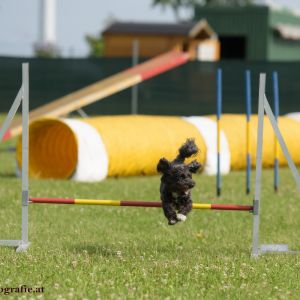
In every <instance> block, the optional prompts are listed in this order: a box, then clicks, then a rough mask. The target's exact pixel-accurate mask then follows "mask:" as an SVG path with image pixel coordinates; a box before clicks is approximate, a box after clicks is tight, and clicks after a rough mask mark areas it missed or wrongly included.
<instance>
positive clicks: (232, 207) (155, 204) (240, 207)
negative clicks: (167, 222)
mask: <svg viewBox="0 0 300 300" xmlns="http://www.w3.org/2000/svg"><path fill="white" fill-rule="evenodd" d="M29 201H30V203H32V204H34V203H48V204H49V203H52V204H81V205H105V206H135V207H161V206H162V205H161V202H152V201H120V200H95V199H68V198H67V199H65V198H30V199H29ZM193 208H194V209H215V210H239V211H249V212H251V211H252V210H253V206H251V205H236V204H205V203H193Z"/></svg>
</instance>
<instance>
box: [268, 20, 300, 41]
mask: <svg viewBox="0 0 300 300" xmlns="http://www.w3.org/2000/svg"><path fill="white" fill-rule="evenodd" d="M273 29H274V31H275V32H276V33H277V34H278V35H279V36H280V37H281V38H283V39H287V40H294V41H299V40H300V26H295V25H291V24H283V23H278V24H276V25H275V26H274V27H273Z"/></svg>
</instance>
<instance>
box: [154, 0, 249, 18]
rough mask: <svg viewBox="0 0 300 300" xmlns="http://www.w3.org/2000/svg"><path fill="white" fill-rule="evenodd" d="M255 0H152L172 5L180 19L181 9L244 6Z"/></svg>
mask: <svg viewBox="0 0 300 300" xmlns="http://www.w3.org/2000/svg"><path fill="white" fill-rule="evenodd" d="M253 3H254V0H152V5H153V6H161V7H162V8H166V7H170V8H171V9H172V10H173V13H174V15H175V17H176V19H177V20H178V21H179V20H180V9H181V8H186V9H191V10H194V7H195V6H197V5H198V6H244V5H250V4H253Z"/></svg>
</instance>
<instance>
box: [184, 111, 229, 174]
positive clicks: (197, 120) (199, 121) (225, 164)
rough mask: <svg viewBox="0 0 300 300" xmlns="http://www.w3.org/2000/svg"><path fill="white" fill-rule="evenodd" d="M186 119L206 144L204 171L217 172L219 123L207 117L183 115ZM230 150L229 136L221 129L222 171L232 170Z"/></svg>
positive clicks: (223, 172)
mask: <svg viewBox="0 0 300 300" xmlns="http://www.w3.org/2000/svg"><path fill="white" fill-rule="evenodd" d="M183 119H184V120H186V121H187V122H189V123H191V124H193V125H194V126H195V127H196V128H197V129H198V131H199V132H200V134H201V136H202V137H203V140H204V142H205V145H206V161H205V165H204V172H205V173H206V174H208V175H215V174H216V173H217V124H216V122H215V121H213V120H211V119H210V118H207V117H183ZM230 163H231V158H230V150H229V145H228V141H227V137H226V135H225V134H224V132H223V131H222V130H221V173H222V174H228V173H229V172H230Z"/></svg>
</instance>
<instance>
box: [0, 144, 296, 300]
mask: <svg viewBox="0 0 300 300" xmlns="http://www.w3.org/2000/svg"><path fill="white" fill-rule="evenodd" d="M9 145H13V142H12V143H11V144H9V143H5V144H3V145H1V146H0V150H1V151H2V150H3V149H4V148H6V147H7V146H9ZM0 161H1V167H0V181H1V183H0V222H1V223H0V224H1V225H0V238H1V239H18V238H19V237H20V234H21V232H20V226H21V225H20V216H21V205H20V203H21V184H20V180H19V179H17V178H15V176H14V172H15V161H14V154H13V153H6V152H1V153H0ZM280 175H281V185H280V191H279V193H278V194H274V192H273V189H272V180H273V177H272V176H273V175H272V171H271V170H267V171H264V172H263V190H262V220H261V225H262V227H261V228H262V229H261V240H262V242H265V243H288V244H289V245H290V247H291V248H294V249H300V239H299V232H300V217H299V216H300V195H299V193H298V191H297V188H296V186H295V184H294V182H293V178H292V176H291V174H290V172H289V170H288V169H282V170H281V172H280ZM195 179H196V182H197V185H196V187H195V189H194V190H193V199H194V201H195V202H204V203H205V202H207V203H209V202H214V203H217V202H220V203H239V204H249V203H250V204H251V203H252V196H245V193H244V191H245V184H244V182H245V175H244V172H234V173H232V174H231V175H229V176H226V177H224V178H223V187H224V188H223V196H222V197H221V198H220V199H217V198H216V197H215V178H213V177H208V176H204V175H197V176H195ZM158 190H159V177H158V176H154V177H135V178H119V179H108V180H105V181H103V182H101V183H94V184H90V183H75V182H71V181H63V180H55V181H54V180H31V181H30V192H31V195H32V196H36V197H38V196H45V197H46V196H49V197H77V198H98V199H124V200H125V199H127V200H128V199H130V200H158V199H159V192H158ZM29 237H30V241H31V243H32V244H31V246H30V248H29V251H28V252H27V253H21V254H20V253H19V254H17V253H15V251H14V250H13V249H11V248H7V247H2V248H0V291H1V288H5V287H18V286H20V285H21V284H25V285H26V286H27V287H44V293H41V294H26V293H23V294H15V293H12V294H10V295H7V296H4V295H3V293H2V294H0V298H1V299H16V298H18V297H19V298H21V297H22V298H21V299H300V256H296V255H295V256H294V255H266V256H263V257H261V258H259V259H257V260H254V259H251V257H250V252H251V238H252V217H251V214H249V213H248V212H222V211H204V210H202V211H199V210H197V211H193V212H192V213H191V214H190V216H189V218H188V220H187V222H185V223H182V224H178V225H176V226H168V225H167V222H166V220H165V218H164V216H163V214H162V211H161V209H159V208H146V209H145V208H126V207H91V206H89V207H88V206H75V205H73V206H71V205H69V206H68V205H43V204H38V205H32V206H30V227H29Z"/></svg>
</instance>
